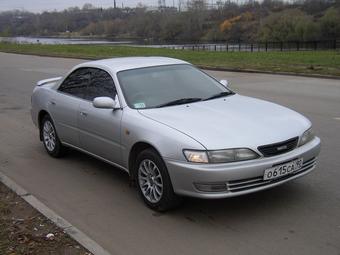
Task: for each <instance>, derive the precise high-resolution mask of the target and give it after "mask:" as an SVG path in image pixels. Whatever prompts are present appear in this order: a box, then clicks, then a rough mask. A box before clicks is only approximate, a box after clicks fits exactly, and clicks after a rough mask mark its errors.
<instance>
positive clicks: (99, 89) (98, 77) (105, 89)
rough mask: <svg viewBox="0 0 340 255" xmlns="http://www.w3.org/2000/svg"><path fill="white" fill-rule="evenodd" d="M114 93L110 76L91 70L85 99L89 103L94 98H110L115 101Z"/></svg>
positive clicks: (101, 71)
mask: <svg viewBox="0 0 340 255" xmlns="http://www.w3.org/2000/svg"><path fill="white" fill-rule="evenodd" d="M116 93H117V92H116V88H115V85H114V82H113V80H112V77H111V75H110V74H108V73H107V72H105V71H104V70H101V69H96V68H92V70H91V80H90V83H89V85H88V87H87V96H86V99H87V100H90V101H92V100H93V99H94V98H95V97H111V98H112V99H115V97H116Z"/></svg>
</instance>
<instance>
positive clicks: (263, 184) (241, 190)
mask: <svg viewBox="0 0 340 255" xmlns="http://www.w3.org/2000/svg"><path fill="white" fill-rule="evenodd" d="M320 146H321V145H320V139H319V138H318V137H315V138H314V139H313V140H312V141H310V142H309V143H307V144H305V145H303V146H301V147H298V148H296V149H294V150H292V151H290V152H287V153H285V154H281V155H278V156H273V157H268V158H259V159H255V160H249V161H243V162H235V163H226V164H195V163H190V162H183V161H181V162H180V161H175V160H171V159H165V163H166V165H167V168H168V171H169V175H170V178H171V181H172V185H173V188H174V191H175V193H176V194H179V195H184V196H191V197H198V198H225V197H232V196H238V195H243V194H247V193H252V192H256V191H260V190H264V189H268V188H271V187H274V186H277V185H280V184H282V183H285V182H287V181H290V180H292V179H295V178H298V177H300V176H303V175H305V174H307V173H309V172H311V171H312V170H313V169H314V168H315V165H316V160H317V156H318V155H319V152H320ZM297 158H303V167H302V168H301V169H300V170H299V171H298V172H295V173H292V174H290V175H287V176H283V177H281V178H278V179H274V180H269V181H264V180H263V173H264V170H266V169H268V168H271V167H272V166H273V165H278V164H281V163H285V162H289V161H292V160H294V159H297ZM195 183H199V184H202V183H203V184H209V183H211V184H214V183H218V184H220V183H225V184H226V191H222V192H202V191H200V190H198V189H197V188H196V187H195Z"/></svg>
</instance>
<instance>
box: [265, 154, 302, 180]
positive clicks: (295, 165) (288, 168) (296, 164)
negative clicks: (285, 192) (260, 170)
mask: <svg viewBox="0 0 340 255" xmlns="http://www.w3.org/2000/svg"><path fill="white" fill-rule="evenodd" d="M302 163H303V159H302V158H299V159H296V160H294V161H291V162H288V163H285V164H281V165H278V166H274V167H272V168H269V169H266V170H265V171H264V175H263V180H272V179H276V178H280V177H282V176H285V175H288V174H291V173H294V172H296V171H297V170H299V169H300V168H302Z"/></svg>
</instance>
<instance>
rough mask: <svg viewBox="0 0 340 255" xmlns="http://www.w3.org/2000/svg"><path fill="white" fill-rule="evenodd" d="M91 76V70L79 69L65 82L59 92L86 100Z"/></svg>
mask: <svg viewBox="0 0 340 255" xmlns="http://www.w3.org/2000/svg"><path fill="white" fill-rule="evenodd" d="M90 75H91V71H90V69H89V68H79V69H77V70H75V71H74V72H72V73H71V74H70V75H69V76H68V77H67V78H66V79H65V80H64V82H63V83H62V84H61V85H60V87H59V88H58V90H59V91H61V92H64V93H67V94H70V95H72V96H76V97H80V98H84V99H85V98H86V89H87V86H88V84H89V82H90Z"/></svg>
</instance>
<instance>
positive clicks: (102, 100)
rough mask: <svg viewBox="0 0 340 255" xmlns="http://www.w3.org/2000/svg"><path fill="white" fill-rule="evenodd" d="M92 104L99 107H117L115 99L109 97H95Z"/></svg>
mask: <svg viewBox="0 0 340 255" xmlns="http://www.w3.org/2000/svg"><path fill="white" fill-rule="evenodd" d="M92 104H93V106H94V107H96V108H101V109H115V108H117V107H116V106H117V101H116V100H113V99H112V98H111V97H96V98H95V99H93V102H92Z"/></svg>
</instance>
